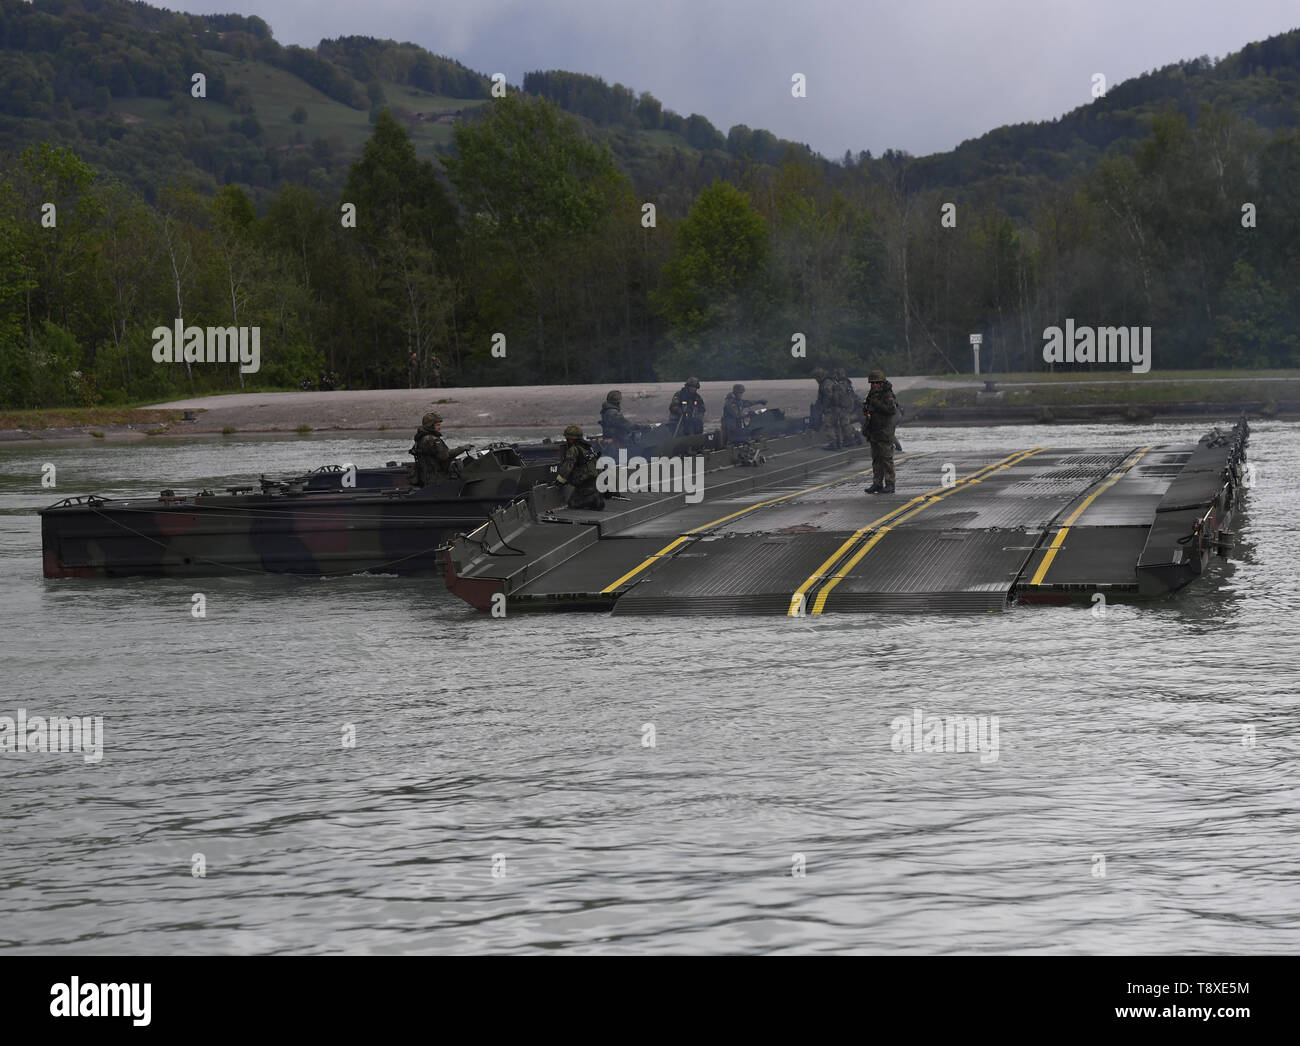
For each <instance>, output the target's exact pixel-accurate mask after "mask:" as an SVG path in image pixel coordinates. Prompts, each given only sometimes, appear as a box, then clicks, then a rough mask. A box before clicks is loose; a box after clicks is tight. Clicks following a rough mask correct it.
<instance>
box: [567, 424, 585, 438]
mask: <svg viewBox="0 0 1300 1046" xmlns="http://www.w3.org/2000/svg"><path fill="white" fill-rule="evenodd" d="M564 438H565V439H582V429H580V428H578V426H577V425H570V426H569V427H568V428H566V429H565V430H564Z"/></svg>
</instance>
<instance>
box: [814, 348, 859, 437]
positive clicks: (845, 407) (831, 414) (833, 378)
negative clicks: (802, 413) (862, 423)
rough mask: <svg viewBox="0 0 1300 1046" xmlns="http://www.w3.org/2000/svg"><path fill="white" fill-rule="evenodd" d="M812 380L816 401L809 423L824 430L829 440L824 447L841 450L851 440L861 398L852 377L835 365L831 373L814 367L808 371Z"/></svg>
mask: <svg viewBox="0 0 1300 1046" xmlns="http://www.w3.org/2000/svg"><path fill="white" fill-rule="evenodd" d="M812 376H813V381H815V382H817V400H816V402H814V403H813V405H812V426H813V428H814V429H826V430H827V431H828V432H829V433H830V438H831V441H830V443H829V445H828V446H827V448H826V449H827V450H841V449H843V448H844V447H847V446H848V445H849V444H850V443H854V442H858V441H856V440H855V439H854V432H853V419H854V417H855V416H856V415H857V413H858V410H859V408H860V407H861V405H862V401H861V400H860V399H859V398H858V393H857V390H856V389H855V388H854V387H853V379H852V378H850V377H849V376H848V374H846V373H845V371H844V368H843V367H838V368H836V370H835V373H834V374H829V373H827V372H826V371H825V370H824V369H823V368H821V367H818V368H817V369H816V370H814V371H813V372H812Z"/></svg>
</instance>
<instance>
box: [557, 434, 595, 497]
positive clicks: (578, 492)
mask: <svg viewBox="0 0 1300 1046" xmlns="http://www.w3.org/2000/svg"><path fill="white" fill-rule="evenodd" d="M599 457H600V451H598V450H597V449H596V448H595V447H593V446H592V445H591V444H590V443H588V442H587V441H586V440H585V439H583V438H582V429H580V428H578V426H577V425H570V426H569V427H568V428H567V429H565V430H564V449H563V450H562V451H561V452H560V467H559V469H558V470H557V471H556V474H555V482H556V483H557V484H559V485H560V486H561V487H564V486H568V487H570V488H571V489H570V490H569V491H568V492H567V493H568V505H569V508H594V509H595V510H596V511H597V512H599V511H600V510H601V509H603V508H604V507H605V499H604V498H603V497H601V495H600V491H598V490H597V489H596V476H597V475H598V474H599V472H598V470H597V468H596V461H597V460H598V459H599Z"/></svg>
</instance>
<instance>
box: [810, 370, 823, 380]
mask: <svg viewBox="0 0 1300 1046" xmlns="http://www.w3.org/2000/svg"><path fill="white" fill-rule="evenodd" d="M812 376H813V380H814V381H825V380H826V368H825V367H814V368H813V372H812Z"/></svg>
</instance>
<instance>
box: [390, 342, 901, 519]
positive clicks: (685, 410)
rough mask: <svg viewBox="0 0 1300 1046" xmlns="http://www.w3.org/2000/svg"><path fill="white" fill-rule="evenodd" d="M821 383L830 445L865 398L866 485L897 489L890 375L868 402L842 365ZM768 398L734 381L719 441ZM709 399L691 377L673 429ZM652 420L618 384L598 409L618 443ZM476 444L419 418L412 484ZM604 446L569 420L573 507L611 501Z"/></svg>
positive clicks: (675, 406) (842, 438) (694, 426)
mask: <svg viewBox="0 0 1300 1046" xmlns="http://www.w3.org/2000/svg"><path fill="white" fill-rule="evenodd" d="M812 376H813V378H814V379H815V380H816V382H817V401H816V402H815V403H814V404H813V409H812V414H813V418H812V421H813V428H815V429H816V428H828V429H829V431H830V435H831V442H830V443H829V444H828V445H827V449H828V450H839V449H842V448H843V447H846V446H848V445H850V444H851V443H853V442H855V433H854V431H853V418H854V415H855V414H856V413H857V410H858V408H859V404H860V405H861V409H862V412H863V414H862V431H863V433H864V435H865V436H866V439H867V441H868V442H869V443H870V444H871V468H872V479H873V482H872V485H871V486H870V487H867V488H866V492H867V493H868V494H892V493H894V481H895V475H894V447H895V442H894V426H895V424H896V423H897V418H898V413H899V407H898V400H897V398H896V397H895V396H894V389H893V386H892V385H890V383H889V381H888V380H887V379H886V377H885V374H884V372H883V371H880V370H873V371H872V372H871V373H870V374H869V375H868V381H869V382H870V383H871V388H870V391H868V393H867V396H866V399H865V400H859V399H858V395H857V392H856V391H855V390H854V388H853V382H852V380H851V379H850V378H849V377H848V375H847V374H846V373H845V371H844V369H843V368H842V367H841V368H838V369H837V370H836V371H835V372H834V374H833V375H832V374H828V373H827V372H826V371H825V370H823V369H821V368H818V369H817V370H814V371H813V375H812ZM766 405H767V400H765V399H757V400H747V399H745V386H744V385H741V384H739V383H737V384H735V385H733V386H732V387H731V393H730V394H729V395H728V396H727V398H726V400H725V401H724V403H723V407H722V432H721V445H722V446H724V447H725V446H727V445H729V444H734V443H741V442H744V441H745V438H746V433H745V429H746V426H747V423H748V415H747V414H746V411H747V410H749V409H750V408H751V407H755V406H766ZM704 412H705V406H704V398H703V397H702V396H701V395H700V380H699V378H689V379H687V382H686V384H685V385H683V386H682V388H681V389H680V390H678V391H677V392H676V393H674V394H673V398H672V400H671V402H670V403H669V405H668V415H669V419H670V420H672V421H673V422H674V428H673V434H674V435H675V436H676V435H685V436H690V435H699V434H702V433H703V432H704ZM648 428H649V426H646V425H636V424H633V423H632V422H631V421H629V420H628V419H627V418H626V417H625V416H624V414H623V394H622V392H620V391H619V390H618V389H614V390H612V391H610V393H609V394H608V395H607V396H606V397H605V402H604V403H603V404H602V405H601V408H600V430H601V436H602V437H603V438H604V439H605V440H607V441H609V443H610V444H611V445H613V446H617V447H627V446H629V445H630V444H631V443H633V442H634V441H635V438H636V436H637V435H638V434H639V433H641V432H644V431H646V430H647V429H648ZM469 449H471V446H470V445H468V444H467V445H465V446H462V447H457V448H456V449H455V450H451V449H450V448H449V447H448V446H447V444H446V442H445V441H444V440H443V438H442V416H441V415H440V414H438V413H437V412H436V411H429V412H428V413H427V414H425V415H424V417H423V418H422V419H421V421H420V427H419V429H417V430H416V433H415V445H414V446H413V447H412V448H411V453H412V454H413V455H414V456H415V467H414V469H413V471H412V475H411V482H412V485H413V486H425V485H426V484H428V483H432V482H435V481H436V480H438V479H440V478H444V477H447V476H450V475H451V472H452V460H453V459H454V458H455V457H456V456H457V455H458V454H461V453H462V452H464V451H466V450H469ZM600 453H601V452H600V450H599V449H598V448H597V447H595V446H593V444H592V443H591V442H590V441H588V440H587V439H586V438H585V437H584V435H583V432H582V429H581V428H580V427H579V426H577V425H570V426H568V427H567V428H566V429H565V430H564V447H563V449H562V450H561V453H560V464H559V468H558V469H557V470H556V476H555V482H556V483H557V484H558V485H560V486H562V487H569V488H570V490H569V498H568V504H569V506H570V507H572V508H594V509H597V510H600V509H603V508H604V507H605V499H604V498H603V497H602V496H601V494H600V492H599V491H598V490H597V489H596V477H597V475H598V468H597V464H596V463H597V461H598V460H599V459H600Z"/></svg>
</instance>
